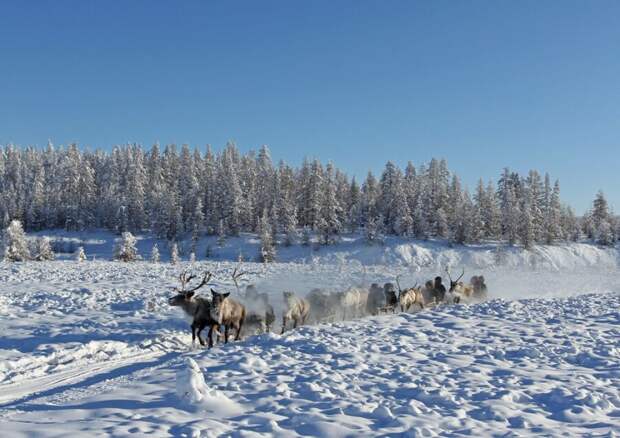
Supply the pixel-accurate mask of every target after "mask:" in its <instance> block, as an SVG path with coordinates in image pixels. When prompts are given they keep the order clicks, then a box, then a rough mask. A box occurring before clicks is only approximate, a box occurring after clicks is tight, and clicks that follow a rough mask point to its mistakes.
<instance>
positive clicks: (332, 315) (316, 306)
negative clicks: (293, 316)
mask: <svg viewBox="0 0 620 438" xmlns="http://www.w3.org/2000/svg"><path fill="white" fill-rule="evenodd" d="M306 300H307V301H308V303H309V304H310V308H311V309H312V320H313V321H314V322H317V323H318V322H321V321H324V320H331V321H334V320H335V319H336V310H337V309H338V307H339V304H340V297H339V296H338V295H336V294H330V293H328V292H326V291H324V290H323V289H319V288H314V289H312V290H311V291H310V292H308V294H307V295H306Z"/></svg>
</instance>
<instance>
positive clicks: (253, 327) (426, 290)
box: [168, 266, 487, 348]
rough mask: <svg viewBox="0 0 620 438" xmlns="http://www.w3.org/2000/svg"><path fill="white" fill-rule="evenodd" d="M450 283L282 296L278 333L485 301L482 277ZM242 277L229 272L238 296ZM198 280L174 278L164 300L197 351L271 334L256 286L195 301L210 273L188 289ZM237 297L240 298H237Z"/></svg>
mask: <svg viewBox="0 0 620 438" xmlns="http://www.w3.org/2000/svg"><path fill="white" fill-rule="evenodd" d="M446 273H447V274H448V278H449V281H450V284H449V287H448V288H447V289H446V287H445V285H444V284H443V282H442V278H441V277H440V276H437V277H435V279H434V280H428V281H427V282H426V283H425V284H424V286H418V284H417V283H416V284H415V285H414V286H413V287H410V288H407V289H402V288H401V285H400V277H399V276H397V277H396V286H394V283H391V282H388V283H385V284H384V285H383V286H380V285H379V284H378V283H372V284H371V285H370V287H369V288H364V287H351V288H349V289H348V290H346V291H339V292H328V291H325V290H322V289H312V290H311V291H310V293H308V294H307V295H306V297H305V298H302V297H299V296H297V295H295V293H294V292H290V291H284V292H283V293H282V296H283V302H284V307H283V311H282V329H281V333H284V331H285V330H286V329H287V327H290V326H291V325H292V328H293V329H294V328H297V327H298V326H300V325H304V324H306V323H308V322H312V323H321V322H334V321H337V320H346V319H351V318H358V317H361V316H364V315H379V314H381V313H396V311H397V310H398V309H399V308H400V311H401V312H409V310H410V309H412V310H413V309H416V308H419V309H420V310H422V309H425V308H428V307H434V306H438V305H444V304H457V303H461V302H463V303H468V302H477V301H483V300H485V299H486V298H487V287H486V284H485V280H484V277H483V276H482V275H479V276H473V277H471V279H470V282H469V283H468V284H466V283H464V282H463V281H461V278H463V276H464V275H465V270H464V269H463V271H462V272H461V275H460V276H459V277H458V278H457V279H456V280H453V279H452V276H451V275H450V271H449V269H446ZM243 275H244V273H243V272H241V271H239V266H237V267H236V268H235V270H234V271H233V273H232V280H233V282H234V284H235V286H236V287H237V290H238V291H239V283H238V280H239V278H240V277H241V276H243ZM196 278H197V276H196V275H194V274H191V273H189V272H188V271H187V270H186V271H183V272H182V273H181V275H180V276H179V281H180V287H175V288H174V290H175V291H176V292H177V295H175V296H173V297H171V298H170V299H169V300H168V304H170V305H171V306H177V307H180V308H181V309H182V310H183V311H184V312H185V314H186V315H187V316H188V317H189V318H191V329H192V345H195V342H196V339H198V341H199V342H200V344H201V345H202V346H205V345H207V346H208V347H209V348H211V347H212V346H213V335H217V340H218V342H220V341H221V337H222V333H221V328H223V329H224V334H223V337H224V343H227V342H228V338H229V331H230V330H234V331H235V340H239V339H240V338H241V334H242V331H243V330H244V329H245V333H246V334H247V333H251V334H255V333H268V332H271V330H272V327H273V324H274V323H275V320H276V316H275V312H274V309H273V306H272V305H271V304H270V303H269V295H268V294H267V293H265V292H263V293H259V292H258V290H257V288H256V286H254V285H248V286H247V287H246V289H245V294H244V296H243V297H242V298H240V299H239V300H236V299H234V298H231V297H230V293H218V292H216V291H215V290H213V289H211V299H208V298H204V297H199V296H196V295H195V294H196V291H197V290H198V289H200V288H202V287H203V286H206V285H209V282H210V281H211V279H212V278H213V274H212V273H211V272H209V271H207V272H205V273H204V274H203V275H202V277H201V279H200V281H199V282H198V283H197V284H196V285H195V286H193V287H191V286H190V284H191V282H192V281H193V280H194V279H196ZM239 295H241V294H239ZM205 328H208V334H207V342H205V340H204V339H203V338H202V336H201V333H202V331H203V330H204V329H205Z"/></svg>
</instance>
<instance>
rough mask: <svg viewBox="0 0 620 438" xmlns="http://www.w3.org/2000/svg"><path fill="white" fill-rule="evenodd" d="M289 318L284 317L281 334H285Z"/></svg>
mask: <svg viewBox="0 0 620 438" xmlns="http://www.w3.org/2000/svg"><path fill="white" fill-rule="evenodd" d="M287 320H288V318H287V317H286V316H283V317H282V332H281V333H280V334H284V329H285V328H286V322H287Z"/></svg>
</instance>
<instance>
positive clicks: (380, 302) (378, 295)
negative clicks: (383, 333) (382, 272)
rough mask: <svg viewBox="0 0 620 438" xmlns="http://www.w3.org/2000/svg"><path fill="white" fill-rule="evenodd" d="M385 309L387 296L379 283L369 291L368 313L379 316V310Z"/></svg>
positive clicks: (372, 285)
mask: <svg viewBox="0 0 620 438" xmlns="http://www.w3.org/2000/svg"><path fill="white" fill-rule="evenodd" d="M383 307H385V294H384V293H383V289H382V288H381V286H379V285H378V284H377V283H373V284H371V285H370V290H369V291H368V300H367V301H366V313H369V314H371V315H378V314H379V310H380V309H381V308H383Z"/></svg>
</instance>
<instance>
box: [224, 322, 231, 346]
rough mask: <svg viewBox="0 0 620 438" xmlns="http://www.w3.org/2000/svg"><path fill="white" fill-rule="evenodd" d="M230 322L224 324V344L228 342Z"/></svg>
mask: <svg viewBox="0 0 620 438" xmlns="http://www.w3.org/2000/svg"><path fill="white" fill-rule="evenodd" d="M229 326H230V324H226V325H225V326H224V344H228V327H229Z"/></svg>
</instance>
